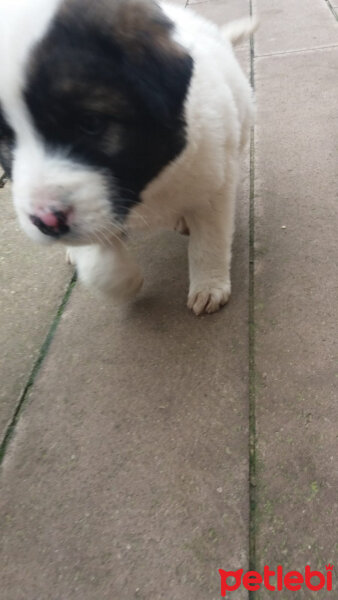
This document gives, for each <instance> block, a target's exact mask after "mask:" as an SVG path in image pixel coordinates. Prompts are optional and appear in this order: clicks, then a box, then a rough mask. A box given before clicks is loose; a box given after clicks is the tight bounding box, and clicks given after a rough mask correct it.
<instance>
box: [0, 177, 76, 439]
mask: <svg viewBox="0 0 338 600" xmlns="http://www.w3.org/2000/svg"><path fill="white" fill-rule="evenodd" d="M0 205H1V236H0V289H1V293H0V348H1V361H0V381H1V389H0V439H1V440H2V437H3V435H4V433H5V430H6V428H7V426H8V424H9V422H10V421H11V419H12V417H13V414H14V411H15V408H16V406H17V402H18V400H19V397H20V395H21V393H22V391H23V389H24V388H25V386H26V384H27V381H28V378H29V374H30V372H31V370H32V367H33V365H34V363H35V361H36V359H37V357H38V354H39V351H40V348H41V346H42V343H43V341H44V339H45V337H46V335H47V332H48V330H49V327H50V325H51V322H52V320H53V318H54V317H55V315H56V312H57V309H58V307H59V305H60V302H61V299H62V297H63V295H64V293H65V289H66V286H67V284H68V282H69V279H70V277H71V273H70V269H69V268H67V266H66V264H65V259H64V250H61V249H60V250H58V249H52V250H50V249H49V248H48V249H46V248H42V247H40V246H38V245H35V244H33V242H30V240H28V239H27V238H26V236H25V235H24V234H23V233H22V232H21V231H20V230H19V226H18V224H17V221H16V217H15V214H14V210H13V207H12V200H11V197H10V185H9V183H7V184H6V185H5V187H4V188H1V189H0Z"/></svg>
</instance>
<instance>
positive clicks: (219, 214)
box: [186, 182, 236, 315]
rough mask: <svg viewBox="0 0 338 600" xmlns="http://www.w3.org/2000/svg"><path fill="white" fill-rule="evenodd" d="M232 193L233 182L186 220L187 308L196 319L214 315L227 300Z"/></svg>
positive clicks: (229, 289) (233, 193) (234, 186)
mask: <svg viewBox="0 0 338 600" xmlns="http://www.w3.org/2000/svg"><path fill="white" fill-rule="evenodd" d="M235 193H236V185H235V182H234V185H233V186H231V188H230V189H229V186H228V187H227V189H225V190H223V191H222V193H220V194H218V195H217V196H216V197H215V198H214V199H213V200H212V201H210V203H209V204H208V205H206V206H205V207H204V208H203V209H201V208H200V209H199V210H198V211H196V212H194V213H193V214H191V215H189V216H188V217H187V219H186V220H187V224H188V227H189V231H190V240H189V275H190V288H189V296H188V307H189V308H190V309H192V310H193V311H194V313H195V314H196V315H200V314H202V313H213V312H216V311H217V310H219V309H220V308H221V306H223V305H224V304H226V302H227V301H228V300H229V297H230V293H231V282H230V265H231V244H232V237H233V229H234V208H235Z"/></svg>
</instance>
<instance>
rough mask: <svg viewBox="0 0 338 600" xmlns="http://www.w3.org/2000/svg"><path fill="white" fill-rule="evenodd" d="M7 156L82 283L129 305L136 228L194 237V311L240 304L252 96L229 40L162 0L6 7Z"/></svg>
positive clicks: (0, 89) (40, 231)
mask: <svg viewBox="0 0 338 600" xmlns="http://www.w3.org/2000/svg"><path fill="white" fill-rule="evenodd" d="M0 10H1V14H0V17H1V18H0V56H1V61H0V160H1V162H2V164H3V166H4V168H5V171H6V172H7V173H8V174H9V175H10V177H11V178H12V181H13V186H12V190H13V198H14V205H15V208H16V211H17V214H18V217H19V220H20V223H21V226H22V228H23V229H24V231H25V232H26V233H27V234H28V235H29V236H30V237H31V238H33V239H34V240H36V241H38V242H56V241H57V242H62V243H64V244H65V245H66V246H67V247H68V248H70V250H69V253H68V254H69V257H70V260H71V261H72V262H74V263H75V264H76V266H77V270H78V273H79V277H80V279H82V280H83V281H84V282H85V283H86V284H88V285H91V286H93V287H95V288H97V289H100V290H102V291H104V292H107V293H111V294H112V295H114V296H116V297H127V296H130V295H132V294H133V293H135V292H136V291H137V290H138V289H139V288H140V286H141V284H142V275H141V273H140V270H139V268H138V266H137V265H136V264H135V263H134V262H133V260H132V259H131V257H130V256H129V253H128V251H127V249H126V243H125V242H126V239H125V235H126V233H127V232H128V231H129V230H132V229H137V228H142V227H147V228H148V227H149V226H152V227H159V228H169V229H177V230H179V231H182V232H184V231H185V230H187V231H189V233H190V239H189V271H190V289H189V297H188V306H189V307H190V308H191V309H193V311H194V312H195V313H196V314H201V313H203V312H207V313H211V312H214V311H216V310H218V309H219V308H220V307H221V306H222V305H223V304H225V303H226V302H227V300H228V298H229V296H230V290H231V285H230V260H231V242H232V235H233V223H234V205H235V195H236V185H237V179H238V169H239V157H240V152H241V150H242V149H243V147H244V146H245V144H246V141H247V139H248V134H249V130H250V126H251V123H252V113H253V108H252V95H251V89H250V86H249V84H248V82H247V81H246V78H245V77H244V75H243V73H242V71H241V69H240V67H239V65H238V63H237V60H236V59H235V57H234V54H233V50H232V43H235V42H236V41H238V40H239V39H241V38H243V37H246V36H248V35H249V34H250V30H251V28H252V25H251V23H250V22H248V21H244V22H237V23H233V24H230V26H228V27H227V28H225V29H223V30H221V29H219V28H217V27H216V26H215V25H212V24H211V23H209V22H207V21H205V20H204V19H202V18H200V17H198V16H196V15H194V14H193V13H192V12H191V11H190V10H189V11H186V10H183V9H180V8H178V7H176V6H172V5H170V4H166V3H160V4H157V3H156V2H154V1H152V0H95V2H93V1H92V0H2V2H1V9H0Z"/></svg>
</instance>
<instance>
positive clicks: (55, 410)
mask: <svg viewBox="0 0 338 600" xmlns="http://www.w3.org/2000/svg"><path fill="white" fill-rule="evenodd" d="M180 3H181V4H182V5H185V1H184V0H183V1H182V2H180ZM335 4H336V5H337V8H336V9H335V8H334V5H335ZM250 8H251V9H252V10H253V12H254V13H258V14H259V15H260V19H261V27H260V29H259V31H258V32H257V34H256V35H255V39H254V42H253V44H252V47H251V52H250V47H249V44H247V45H245V46H243V47H241V48H239V49H238V56H239V58H240V61H241V63H242V65H243V68H244V69H245V70H246V71H247V73H248V76H250V77H251V79H252V81H254V83H255V88H256V97H257V122H256V127H255V132H254V135H253V139H252V145H251V161H250V165H249V153H248V164H247V165H244V177H243V184H242V186H241V189H240V191H239V195H238V211H237V231H236V237H235V244H234V261H233V296H232V299H231V302H230V303H229V305H228V306H227V307H226V308H225V309H224V310H223V311H221V312H220V313H219V314H216V315H213V316H208V317H202V318H199V319H197V318H195V317H194V316H193V315H191V314H190V313H189V312H188V311H187V309H186V307H185V296H186V291H187V290H186V287H187V264H186V240H185V239H184V238H182V237H180V236H178V235H177V236H176V235H175V234H165V235H163V234H161V235H152V236H148V238H147V239H144V238H143V239H142V240H140V241H139V242H137V243H136V248H135V250H136V251H137V253H138V255H139V257H140V261H141V263H142V265H143V266H144V270H145V275H146V278H145V280H146V286H145V288H144V290H143V292H142V294H141V296H140V298H139V299H138V300H137V302H135V304H134V305H133V306H130V307H128V308H116V307H112V306H109V305H108V304H106V305H104V304H99V303H98V301H97V299H96V298H95V297H92V296H90V295H89V294H88V292H86V291H85V290H83V289H82V288H81V287H80V286H78V285H75V284H74V281H73V279H72V271H71V269H70V268H69V267H67V265H66V264H65V261H64V254H63V252H62V251H58V250H56V251H54V252H53V251H52V252H51V250H50V249H48V250H45V249H44V248H40V247H38V246H34V245H33V244H31V243H30V242H29V241H28V240H26V238H25V236H24V235H23V234H21V233H20V232H19V231H18V226H17V224H16V221H15V217H14V213H13V209H12V206H11V203H10V185H9V183H6V185H5V186H4V187H2V188H1V189H0V202H1V214H2V222H1V240H0V261H1V262H0V268H1V294H0V309H1V316H0V344H1V348H2V355H1V363H0V377H1V383H2V385H1V391H0V398H1V402H0V434H1V439H2V446H1V461H2V471H1V478H0V482H1V483H0V487H1V492H0V503H1V508H0V539H1V543H0V565H1V568H0V589H1V595H0V597H1V600H92V599H94V598H95V599H98V600H106V599H107V600H117V599H118V600H132V599H133V598H135V599H138V600H139V599H141V600H160V599H166V600H216V599H218V598H220V597H221V593H220V577H219V574H218V569H220V568H222V569H226V570H231V569H235V570H236V569H240V568H242V569H244V571H247V570H248V569H249V568H252V569H255V570H258V571H260V572H262V571H263V568H264V565H267V564H268V565H269V566H270V568H271V569H274V568H276V567H277V565H283V567H284V569H285V570H300V571H302V572H304V568H305V565H310V566H311V568H312V569H318V570H319V571H321V572H323V573H326V568H325V565H328V564H329V563H330V564H335V565H336V567H337V557H338V546H337V538H338V536H337V531H338V517H337V515H338V474H337V455H338V448H337V445H338V444H337V439H338V436H337V433H338V431H337V430H338V427H337V420H338V411H337V401H336V399H337V385H338V343H337V337H338V272H337V255H338V237H337V230H338V202H337V188H338V186H337V184H338V165H337V156H338V119H337V115H338V110H337V91H338V75H337V65H338V25H337V21H336V12H337V11H338V2H334V0H332V2H331V4H330V3H329V2H327V1H326V0H297V1H295V0H278V1H277V0H256V1H255V2H254V3H253V6H251V7H250V2H249V0H210V1H205V2H190V5H189V6H187V10H191V9H193V10H196V11H197V12H199V13H200V14H203V15H205V16H207V17H209V18H211V19H213V20H215V21H216V22H222V21H227V20H230V19H231V18H237V17H240V16H246V15H249V14H250ZM249 170H250V173H249ZM336 579H337V572H335V573H334V586H335V589H336V593H335V592H334V591H332V592H330V593H329V592H327V591H326V590H323V591H320V592H315V591H309V590H307V589H303V590H301V591H298V592H289V591H286V590H284V591H283V592H282V593H281V594H280V598H281V599H283V600H284V599H286V598H289V597H290V598H295V599H297V600H298V599H303V598H304V599H306V600H309V599H312V598H322V599H323V600H329V599H330V598H331V597H332V598H334V597H336V594H337V589H338V588H337V583H336ZM227 597H230V598H233V599H234V600H247V599H248V597H249V596H248V592H247V591H246V590H245V589H244V588H240V589H238V590H237V591H234V592H231V593H230V594H227ZM256 597H257V598H258V599H259V600H265V598H271V592H269V591H267V590H265V589H261V590H260V591H259V592H257V593H256ZM276 597H278V595H277V596H276Z"/></svg>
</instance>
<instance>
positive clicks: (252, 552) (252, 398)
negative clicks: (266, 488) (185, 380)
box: [248, 0, 256, 598]
mask: <svg viewBox="0 0 338 600" xmlns="http://www.w3.org/2000/svg"><path fill="white" fill-rule="evenodd" d="M250 16H251V17H252V16H253V0H250ZM254 62H255V43H254V36H253V34H252V35H251V37H250V82H251V86H252V89H253V90H255V69H254V66H255V65H254ZM248 342H249V569H250V570H251V571H254V570H255V569H256V377H255V129H254V127H253V128H252V129H251V137H250V206H249V340H248ZM249 598H253V592H249Z"/></svg>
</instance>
